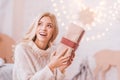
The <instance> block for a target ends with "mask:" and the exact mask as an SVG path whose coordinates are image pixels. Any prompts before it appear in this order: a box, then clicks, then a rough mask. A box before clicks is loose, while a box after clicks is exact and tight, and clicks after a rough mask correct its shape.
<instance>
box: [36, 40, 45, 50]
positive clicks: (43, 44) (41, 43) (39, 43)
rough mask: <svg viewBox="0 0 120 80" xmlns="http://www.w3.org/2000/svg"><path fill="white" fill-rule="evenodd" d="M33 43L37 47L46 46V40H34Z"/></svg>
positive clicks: (42, 47) (43, 47)
mask: <svg viewBox="0 0 120 80" xmlns="http://www.w3.org/2000/svg"><path fill="white" fill-rule="evenodd" d="M35 44H36V45H37V47H38V48H40V49H43V50H45V49H46V47H47V42H41V41H39V40H37V39H36V40H35Z"/></svg>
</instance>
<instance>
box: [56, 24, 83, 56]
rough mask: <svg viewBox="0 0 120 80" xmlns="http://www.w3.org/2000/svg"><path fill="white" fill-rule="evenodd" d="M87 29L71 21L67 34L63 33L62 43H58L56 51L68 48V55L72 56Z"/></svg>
mask: <svg viewBox="0 0 120 80" xmlns="http://www.w3.org/2000/svg"><path fill="white" fill-rule="evenodd" d="M84 32H85V30H84V29H83V28H81V27H80V26H78V25H76V24H73V23H70V24H69V25H68V30H67V31H66V33H65V35H63V37H62V39H61V42H60V44H59V45H58V48H57V51H56V53H59V52H61V51H62V50H65V49H66V48H67V49H68V51H67V53H66V54H65V55H66V56H70V55H71V53H72V52H73V51H75V50H76V49H77V47H78V45H79V43H80V40H81V39H82V37H83V34H84Z"/></svg>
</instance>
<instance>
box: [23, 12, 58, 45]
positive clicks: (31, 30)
mask: <svg viewBox="0 0 120 80" xmlns="http://www.w3.org/2000/svg"><path fill="white" fill-rule="evenodd" d="M46 16H47V17H49V18H50V19H51V21H52V23H53V26H54V31H53V35H52V37H51V39H50V40H49V43H48V46H51V43H53V41H54V40H55V38H56V37H57V34H58V24H57V20H56V17H55V15H54V14H52V13H49V12H46V13H44V14H42V15H39V16H38V17H37V18H36V19H35V20H34V22H33V23H32V24H31V26H30V28H29V30H28V32H27V33H26V35H25V36H24V38H23V40H22V41H30V40H33V41H35V39H36V29H37V27H38V22H39V21H40V20H41V19H42V18H43V17H46Z"/></svg>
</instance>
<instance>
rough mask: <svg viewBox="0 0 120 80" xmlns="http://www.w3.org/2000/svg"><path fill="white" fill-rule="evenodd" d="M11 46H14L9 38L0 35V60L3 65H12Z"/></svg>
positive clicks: (13, 42)
mask: <svg viewBox="0 0 120 80" xmlns="http://www.w3.org/2000/svg"><path fill="white" fill-rule="evenodd" d="M12 45H15V41H14V40H13V39H12V38H11V37H10V36H8V35H6V34H2V33H0V58H2V59H3V60H4V61H5V63H13V59H12V58H13V51H12V50H13V49H12Z"/></svg>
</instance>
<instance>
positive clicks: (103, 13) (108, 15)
mask: <svg viewBox="0 0 120 80" xmlns="http://www.w3.org/2000/svg"><path fill="white" fill-rule="evenodd" d="M51 2H52V5H53V8H54V11H55V12H56V13H57V17H59V19H58V21H59V22H60V23H61V26H65V23H67V21H68V22H73V23H76V24H78V25H80V26H82V27H83V28H84V29H85V30H86V31H87V32H90V31H92V30H95V29H97V28H98V27H99V26H98V25H101V24H106V21H109V23H108V27H105V28H104V29H103V31H101V32H99V34H98V33H97V34H91V35H86V37H85V38H84V39H83V40H86V41H91V40H96V39H101V38H102V37H104V36H106V34H107V33H108V32H109V30H110V26H113V21H114V20H116V18H117V17H116V16H117V15H119V14H118V13H119V12H118V11H120V10H119V8H120V0H116V2H114V3H113V5H111V6H107V2H106V0H101V1H100V2H99V5H98V6H96V7H94V8H91V7H90V9H89V11H90V12H94V14H96V16H95V17H94V21H93V22H92V23H91V24H86V25H84V24H82V23H80V22H77V21H75V19H76V14H77V13H78V11H82V10H85V9H87V8H88V6H86V5H85V4H84V3H83V2H82V1H81V0H73V1H72V3H73V4H68V5H65V3H67V1H63V0H60V1H55V0H51ZM59 3H60V5H59ZM106 6H107V7H106ZM76 7H77V8H76ZM62 19H64V21H66V22H63V20H62ZM102 28H103V27H102ZM65 29H66V30H67V29H68V27H65Z"/></svg>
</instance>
